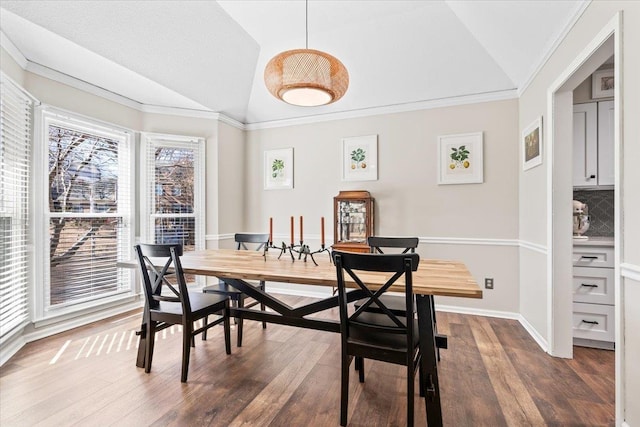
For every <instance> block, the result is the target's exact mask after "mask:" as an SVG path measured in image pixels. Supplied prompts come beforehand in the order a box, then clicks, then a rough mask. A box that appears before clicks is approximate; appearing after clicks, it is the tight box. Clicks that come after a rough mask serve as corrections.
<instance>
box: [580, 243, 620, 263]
mask: <svg viewBox="0 0 640 427" xmlns="http://www.w3.org/2000/svg"><path fill="white" fill-rule="evenodd" d="M573 265H574V266H575V267H607V268H613V248H602V247H597V246H580V247H576V246H574V247H573Z"/></svg>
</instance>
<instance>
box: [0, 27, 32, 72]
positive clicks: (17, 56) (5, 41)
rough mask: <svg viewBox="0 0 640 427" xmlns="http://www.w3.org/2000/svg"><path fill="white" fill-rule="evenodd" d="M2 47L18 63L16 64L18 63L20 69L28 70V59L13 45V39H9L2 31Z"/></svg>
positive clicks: (0, 37)
mask: <svg viewBox="0 0 640 427" xmlns="http://www.w3.org/2000/svg"><path fill="white" fill-rule="evenodd" d="M0 46H2V48H3V49H4V50H6V51H7V53H8V54H9V56H11V57H12V58H13V60H14V61H16V63H18V65H19V66H20V67H22V69H23V70H24V69H26V68H27V63H28V62H29V61H28V60H27V58H25V56H24V55H23V54H22V52H20V50H19V49H18V48H17V47H16V45H15V44H13V42H12V41H11V39H9V37H7V35H6V34H5V33H4V32H3V31H1V30H0Z"/></svg>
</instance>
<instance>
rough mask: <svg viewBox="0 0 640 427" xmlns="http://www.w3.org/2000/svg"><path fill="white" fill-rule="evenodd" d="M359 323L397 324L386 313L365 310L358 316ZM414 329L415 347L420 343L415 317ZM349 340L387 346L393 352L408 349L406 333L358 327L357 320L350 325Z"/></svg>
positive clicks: (402, 320) (356, 343)
mask: <svg viewBox="0 0 640 427" xmlns="http://www.w3.org/2000/svg"><path fill="white" fill-rule="evenodd" d="M399 320H400V321H401V322H405V321H406V319H405V318H404V317H402V318H399ZM357 322H358V323H365V324H367V325H380V326H390V327H391V326H396V324H395V323H394V322H393V321H392V320H391V319H390V318H389V317H388V316H387V315H385V314H376V313H371V312H364V313H362V314H361V315H360V316H358V320H357ZM413 330H414V331H415V333H414V334H413V345H414V348H415V347H416V346H417V345H418V338H419V334H418V320H417V319H413ZM348 341H349V343H350V344H355V345H358V344H360V343H362V344H366V345H371V344H373V345H376V346H378V347H385V348H388V349H389V350H391V351H393V352H403V353H406V351H407V338H406V335H404V334H394V333H384V332H377V331H376V332H374V331H371V330H370V329H369V330H367V329H366V328H364V327H363V328H360V327H358V324H357V323H355V321H352V323H351V324H350V326H349V338H348Z"/></svg>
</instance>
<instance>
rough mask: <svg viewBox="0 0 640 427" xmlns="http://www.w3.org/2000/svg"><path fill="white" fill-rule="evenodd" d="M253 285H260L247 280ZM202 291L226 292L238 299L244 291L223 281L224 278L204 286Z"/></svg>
mask: <svg viewBox="0 0 640 427" xmlns="http://www.w3.org/2000/svg"><path fill="white" fill-rule="evenodd" d="M247 283H248V284H250V285H251V286H255V287H256V288H258V287H260V286H261V285H260V283H259V282H255V283H254V282H247ZM202 292H204V293H208V294H225V295H229V297H230V298H231V299H232V300H235V299H238V298H239V296H240V294H242V291H240V290H239V289H236V288H234V287H233V286H231V285H229V284H227V283H225V282H223V281H222V280H221V281H220V282H219V283H218V284H216V285H209V286H205V287H204V288H202Z"/></svg>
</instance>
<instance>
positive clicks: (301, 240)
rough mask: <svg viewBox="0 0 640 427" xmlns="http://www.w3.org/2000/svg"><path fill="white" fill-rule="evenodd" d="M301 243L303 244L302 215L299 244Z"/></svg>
mask: <svg viewBox="0 0 640 427" xmlns="http://www.w3.org/2000/svg"><path fill="white" fill-rule="evenodd" d="M302 242H304V239H303V238H302V215H300V244H302Z"/></svg>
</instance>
